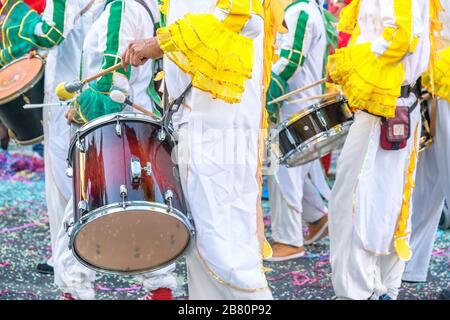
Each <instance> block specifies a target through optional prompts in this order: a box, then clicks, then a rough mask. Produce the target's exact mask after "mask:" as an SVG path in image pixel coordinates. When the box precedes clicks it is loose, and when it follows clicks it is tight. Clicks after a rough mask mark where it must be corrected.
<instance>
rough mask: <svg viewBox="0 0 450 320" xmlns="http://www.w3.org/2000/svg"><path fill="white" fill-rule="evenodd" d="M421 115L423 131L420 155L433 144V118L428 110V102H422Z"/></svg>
mask: <svg viewBox="0 0 450 320" xmlns="http://www.w3.org/2000/svg"><path fill="white" fill-rule="evenodd" d="M420 114H421V116H422V131H421V134H420V143H419V153H420V152H422V151H425V150H426V149H428V148H429V147H430V146H431V145H432V144H433V137H432V136H431V129H430V128H431V126H430V124H431V116H430V110H429V108H428V102H427V101H422V102H421V103H420Z"/></svg>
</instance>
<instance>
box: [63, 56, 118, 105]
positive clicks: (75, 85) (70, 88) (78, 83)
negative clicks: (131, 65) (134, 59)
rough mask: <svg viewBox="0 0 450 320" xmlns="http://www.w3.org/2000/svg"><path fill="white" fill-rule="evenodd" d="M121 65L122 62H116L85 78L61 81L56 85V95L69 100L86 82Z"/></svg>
mask: <svg viewBox="0 0 450 320" xmlns="http://www.w3.org/2000/svg"><path fill="white" fill-rule="evenodd" d="M121 67H122V64H121V63H118V64H115V65H113V66H111V67H109V68H108V69H105V70H102V71H100V72H99V73H97V74H96V75H93V76H90V77H88V78H86V79H83V80H73V81H70V82H61V83H60V84H58V86H57V87H56V90H55V92H56V95H57V96H58V98H59V100H62V101H66V100H70V99H72V98H73V97H74V96H75V93H76V92H77V91H80V90H81V89H82V88H83V86H84V85H85V84H86V83H88V82H91V81H93V80H95V79H97V78H100V77H103V76H104V75H107V74H108V73H111V72H114V71H116V70H117V69H119V68H121Z"/></svg>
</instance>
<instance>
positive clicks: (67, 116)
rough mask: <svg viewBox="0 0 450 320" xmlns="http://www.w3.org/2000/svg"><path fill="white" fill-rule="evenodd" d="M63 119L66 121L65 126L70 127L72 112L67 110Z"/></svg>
mask: <svg viewBox="0 0 450 320" xmlns="http://www.w3.org/2000/svg"><path fill="white" fill-rule="evenodd" d="M65 117H66V119H67V124H69V125H70V124H71V123H72V122H73V111H72V109H67V112H66V114H65Z"/></svg>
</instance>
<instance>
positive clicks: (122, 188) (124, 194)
mask: <svg viewBox="0 0 450 320" xmlns="http://www.w3.org/2000/svg"><path fill="white" fill-rule="evenodd" d="M120 196H121V197H122V207H123V208H124V209H125V207H126V206H127V203H126V202H125V198H126V197H128V190H127V187H126V186H125V185H124V184H122V185H121V186H120Z"/></svg>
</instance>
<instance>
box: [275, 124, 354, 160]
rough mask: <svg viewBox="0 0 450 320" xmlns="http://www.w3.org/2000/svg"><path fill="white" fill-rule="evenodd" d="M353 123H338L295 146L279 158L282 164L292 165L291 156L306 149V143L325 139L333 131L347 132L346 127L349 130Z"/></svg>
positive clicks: (335, 132)
mask: <svg viewBox="0 0 450 320" xmlns="http://www.w3.org/2000/svg"><path fill="white" fill-rule="evenodd" d="M352 123H353V120H350V121H346V122H344V123H341V124H338V125H336V126H334V127H333V128H331V129H329V130H327V131H322V132H320V133H319V134H317V135H315V136H314V137H312V138H310V139H308V140H306V141H304V142H302V143H300V144H299V145H298V146H296V147H295V149H292V150H290V151H289V152H288V153H286V154H285V155H284V156H282V157H280V158H279V162H280V164H282V165H286V166H287V167H291V166H290V165H289V164H288V163H287V161H288V160H289V158H291V157H292V156H293V155H294V154H296V153H298V152H299V151H300V152H301V150H302V149H304V148H305V146H306V145H308V144H311V142H313V141H323V140H324V138H329V137H330V136H331V133H334V134H337V133H342V132H345V130H346V129H347V131H348V129H349V128H350V126H351V125H352ZM306 163H308V162H306ZM306 163H303V164H306ZM303 164H300V165H303Z"/></svg>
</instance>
